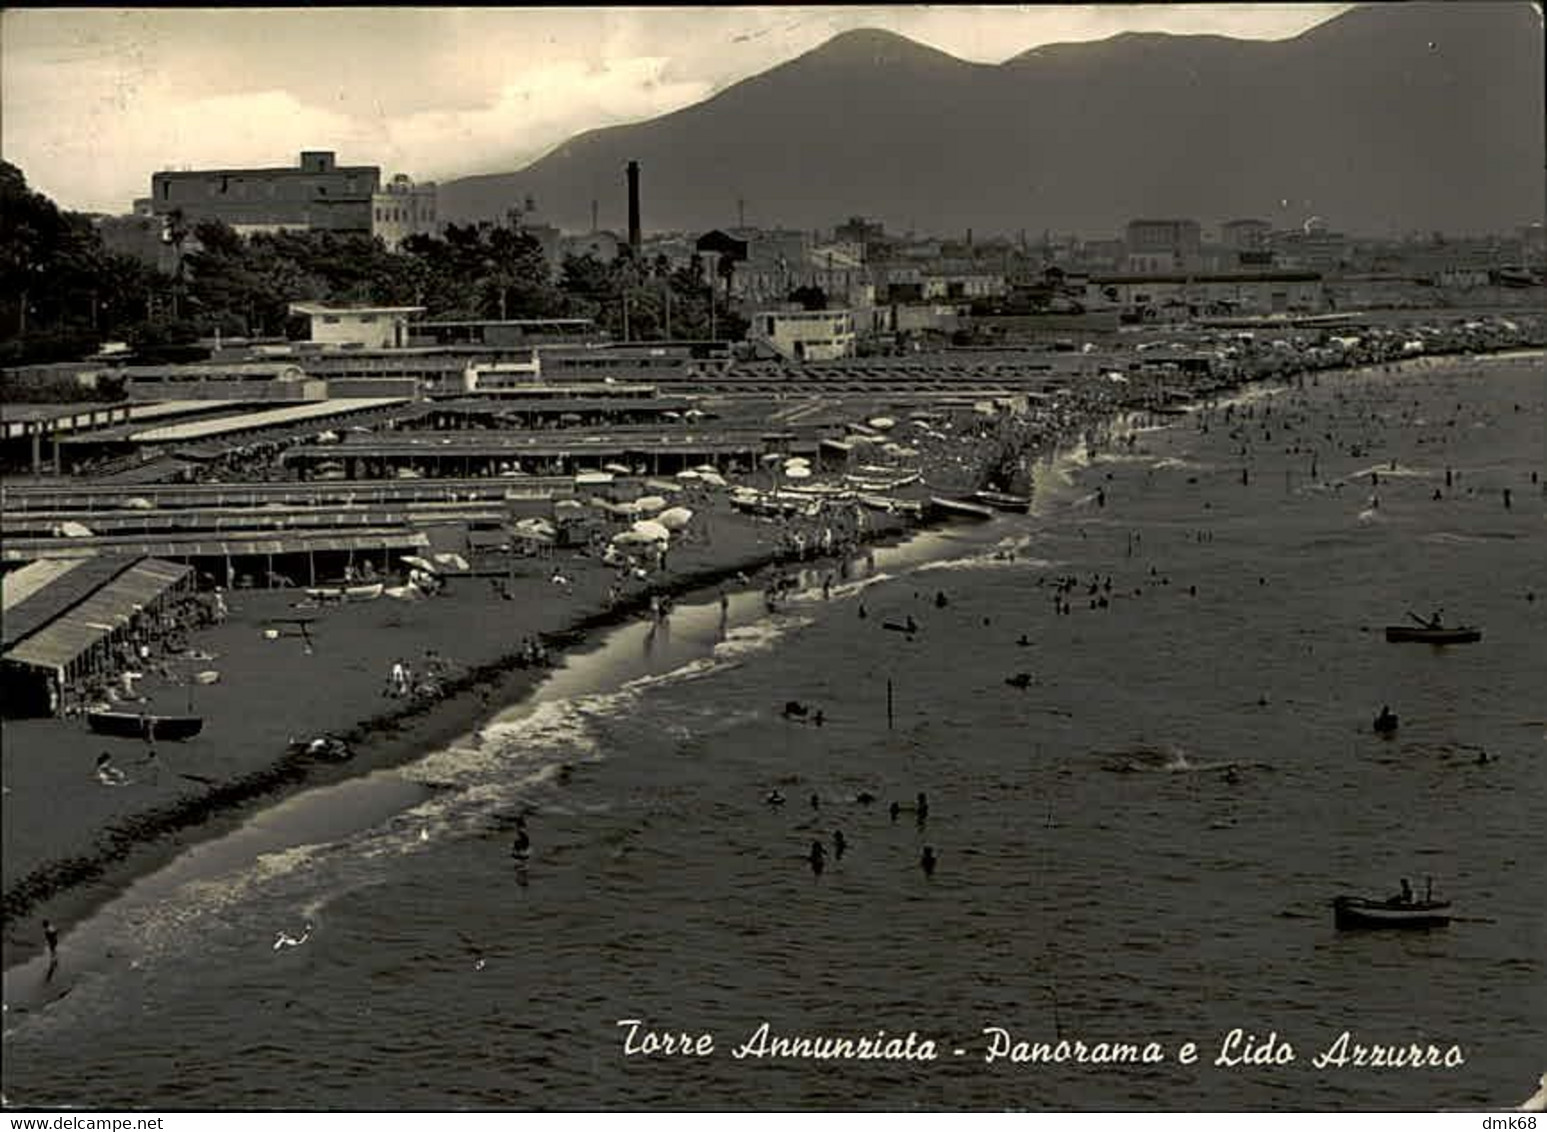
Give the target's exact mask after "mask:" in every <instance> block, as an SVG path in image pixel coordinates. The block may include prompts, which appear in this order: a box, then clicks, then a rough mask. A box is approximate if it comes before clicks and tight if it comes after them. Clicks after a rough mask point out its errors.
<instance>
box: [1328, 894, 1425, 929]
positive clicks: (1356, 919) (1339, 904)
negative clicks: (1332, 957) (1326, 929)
mask: <svg viewBox="0 0 1547 1132" xmlns="http://www.w3.org/2000/svg"><path fill="white" fill-rule="evenodd" d="M1332 918H1333V922H1334V924H1335V925H1336V926H1337V928H1338V929H1339V930H1340V931H1354V930H1357V929H1361V928H1406V929H1409V930H1413V929H1427V928H1443V927H1446V926H1448V925H1449V924H1450V919H1451V917H1450V901H1449V900H1403V899H1402V898H1401V897H1399V896H1393V897H1392V898H1391V899H1389V900H1371V899H1369V898H1368V897H1364V896H1339V897H1338V898H1337V899H1335V900H1334V901H1333V902H1332Z"/></svg>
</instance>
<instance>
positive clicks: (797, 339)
mask: <svg viewBox="0 0 1547 1132" xmlns="http://www.w3.org/2000/svg"><path fill="white" fill-rule="evenodd" d="M747 336H748V337H749V338H751V339H752V340H753V341H754V342H762V343H765V344H767V345H768V346H770V347H772V348H773V350H774V351H775V352H776V353H777V354H778V355H779V356H780V357H781V358H789V359H792V360H794V361H812V362H815V361H829V360H831V359H834V358H852V357H853V356H854V315H853V313H852V312H850V311H846V310H836V311H764V312H762V313H760V314H757V315H755V316H753V318H752V326H751V329H750V330H749V331H748V332H747Z"/></svg>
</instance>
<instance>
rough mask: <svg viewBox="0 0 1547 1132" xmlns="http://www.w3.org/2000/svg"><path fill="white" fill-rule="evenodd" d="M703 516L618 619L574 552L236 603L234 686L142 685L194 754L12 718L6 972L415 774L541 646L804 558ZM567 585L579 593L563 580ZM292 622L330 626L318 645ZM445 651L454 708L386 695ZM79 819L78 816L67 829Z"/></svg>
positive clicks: (517, 681) (738, 522)
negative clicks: (275, 817)
mask: <svg viewBox="0 0 1547 1132" xmlns="http://www.w3.org/2000/svg"><path fill="white" fill-rule="evenodd" d="M694 505H695V506H697V507H700V508H702V509H704V515H705V517H706V518H707V520H708V523H709V524H710V526H709V532H710V533H709V535H708V537H707V539H706V538H704V537H702V536H700V538H698V539H697V540H695V541H693V542H690V543H689V544H687V545H684V546H680V547H678V548H675V549H674V550H673V552H672V553H671V555H670V557H669V561H668V568H667V569H666V570H664V571H654V572H652V573H651V575H650V576H649V578H648V579H645V580H638V581H635V582H633V583H632V584H630V585H629V586H628V588H627V589H626V590H625V591H624V592H623V594H622V595H621V596H620V597H619V599H618V600H617V601H616V602H615V603H614V602H611V601H610V600H609V590H610V589H611V587H612V585H613V584H614V576H615V575H614V571H613V570H612V569H610V568H608V567H606V566H604V565H603V564H602V563H601V562H600V561H598V560H597V559H595V558H591V557H586V556H579V555H576V554H574V553H573V552H565V551H557V552H555V553H554V554H552V555H551V556H541V557H532V558H528V559H524V560H521V562H522V564H521V565H520V566H518V567H517V568H516V572H515V573H514V575H513V577H511V578H509V579H507V578H505V577H501V578H497V579H495V578H484V577H465V578H454V579H452V580H451V581H450V583H449V585H448V586H447V587H446V589H444V590H443V591H441V592H440V593H438V594H436V595H435V596H434V597H430V598H425V599H423V600H419V601H413V602H402V601H396V600H392V599H390V598H381V599H378V600H376V601H373V602H364V603H349V604H341V605H331V606H328V607H326V608H316V607H309V606H305V605H304V601H305V594H304V592H302V591H300V590H245V591H238V592H236V593H234V594H233V595H232V596H231V600H230V616H229V617H228V619H227V620H226V622H225V623H224V624H223V625H219V626H214V627H210V628H207V629H202V630H198V631H196V632H194V633H193V634H191V635H190V637H189V640H188V648H189V650H190V651H192V652H194V653H197V654H202V655H205V656H207V657H209V659H208V660H201V661H198V662H196V663H193V664H191V665H190V667H191V668H197V669H200V670H214V671H218V672H219V673H220V678H219V680H218V682H216V683H213V684H210V685H208V686H196V687H195V688H194V689H193V690H192V692H191V698H190V690H189V689H188V687H187V686H186V683H185V682H184V681H183V679H182V678H181V677H180V676H178V675H177V674H176V673H173V675H172V677H171V678H170V679H165V678H158V677H156V676H154V675H152V676H149V677H147V678H146V679H145V680H143V681H142V682H141V686H140V690H141V692H142V693H143V694H144V696H145V699H146V703H145V704H143V705H140V706H143V707H144V709H145V710H149V711H155V710H160V711H163V712H171V713H177V712H183V711H185V710H186V709H187V708H188V707H189V706H190V705H191V706H192V708H193V710H194V711H195V712H196V713H197V714H199V715H201V716H203V717H204V720H205V725H204V730H203V732H202V733H201V734H200V735H198V736H196V737H195V738H193V739H190V740H187V741H183V742H162V743H158V744H155V745H154V747H153V748H152V746H151V745H147V744H146V743H144V742H142V741H139V740H127V739H116V738H110V737H105V736H101V735H95V734H93V733H91V732H90V731H89V730H88V729H87V727H86V724H85V720H84V719H74V720H63V721H61V720H52V719H33V720H9V721H7V722H6V724H5V730H6V745H5V762H4V767H5V795H4V805H5V822H4V854H3V857H4V886H5V888H4V919H5V924H6V929H5V944H4V946H5V952H4V962H5V964H6V966H10V965H11V964H13V963H14V962H17V961H20V960H22V959H25V958H26V957H27V956H28V955H29V954H31V953H33V952H35V951H36V950H37V948H38V947H39V946H40V940H41V936H40V935H39V934H38V933H37V932H35V931H30V930H28V928H27V927H26V926H25V925H28V924H30V923H31V920H32V919H34V918H36V915H45V914H46V915H47V916H48V917H49V918H50V919H51V920H52V921H53V922H54V923H56V924H59V925H62V926H65V927H68V925H69V924H70V923H72V922H74V921H76V920H78V919H79V918H81V917H82V916H83V915H85V914H87V913H88V912H90V911H91V909H92V908H94V907H96V906H97V905H98V904H100V903H101V902H102V901H103V900H105V899H107V898H109V897H110V896H111V895H112V894H113V893H114V892H115V891H116V890H117V889H118V887H120V886H121V885H122V884H123V883H126V882H127V881H128V880H130V879H132V878H133V877H135V876H137V875H140V874H142V873H144V872H145V871H147V870H149V869H151V868H154V867H156V866H157V865H158V864H160V863H163V862H164V861H166V860H167V859H169V858H170V857H171V856H173V855H175V854H176V853H177V851H178V850H179V849H180V848H181V847H182V846H183V845H185V844H187V843H189V842H190V841H191V840H198V839H203V838H208V837H211V836H215V835H218V834H219V833H220V832H222V831H223V830H225V829H227V828H229V827H230V826H231V825H232V824H233V823H235V822H236V821H239V820H240V819H241V817H242V816H243V815H244V814H245V813H246V812H247V809H248V808H249V807H251V806H252V805H254V804H257V803H260V802H272V801H274V800H276V799H277V798H279V797H281V796H283V794H284V793H285V792H287V791H293V790H296V789H301V788H304V787H308V786H315V785H322V784H325V783H328V782H332V781H337V780H339V779H341V778H345V777H349V776H354V775H360V774H364V773H368V772H369V771H370V770H372V769H375V768H378V767H381V766H385V765H390V764H393V763H395V762H399V761H402V760H404V759H406V758H409V757H412V756H413V755H414V754H416V753H418V752H421V751H423V750H424V749H426V748H427V747H429V746H431V745H433V744H435V743H437V742H440V741H444V740H446V739H448V738H451V737H453V736H455V735H457V734H460V733H463V732H466V731H469V730H471V729H472V728H474V727H475V726H477V724H478V723H479V721H480V720H482V719H485V718H487V717H488V716H489V715H491V714H492V713H494V712H495V711H497V710H498V709H499V708H501V707H503V706H504V705H506V704H509V703H513V702H516V701H517V700H519V699H520V698H521V697H522V696H523V695H524V694H525V692H526V691H527V690H528V689H529V688H530V687H531V686H532V685H533V684H534V683H535V682H536V681H537V680H538V679H540V678H541V676H542V674H543V673H544V672H545V671H546V669H545V668H543V667H537V666H531V667H529V666H527V665H525V664H524V663H523V662H522V658H521V646H522V645H523V643H525V642H527V641H528V640H540V641H541V642H542V643H543V645H544V647H545V648H546V649H547V651H548V663H549V665H552V664H554V663H557V660H558V655H559V654H560V652H561V651H563V650H565V649H570V648H583V647H584V645H585V642H586V640H587V637H588V635H589V634H591V633H593V632H595V631H597V630H599V629H601V628H604V627H606V626H608V625H613V624H618V623H621V622H623V621H626V620H630V619H636V618H640V617H645V616H648V615H649V607H650V601H651V597H652V596H657V597H662V598H667V599H675V598H677V597H679V596H681V595H685V594H688V593H692V592H694V591H704V590H713V589H715V588H718V587H723V586H727V585H728V586H739V587H741V588H744V587H745V586H746V585H747V580H751V579H754V578H755V577H756V576H757V575H759V574H761V573H762V572H764V571H766V570H768V569H770V568H771V567H776V566H777V565H778V564H779V563H780V562H781V561H784V560H786V559H787V557H788V553H787V551H786V549H785V548H784V547H783V546H782V545H781V540H780V537H779V536H780V528H779V527H778V526H777V525H776V524H774V523H772V522H769V521H766V520H764V521H760V520H756V519H753V518H750V517H747V516H744V515H741V514H739V513H737V512H735V511H733V510H731V509H730V507H729V506H728V505H726V504H725V502H724V501H723V498H720V499H714V498H709V497H706V498H704V499H702V500H695V501H694ZM911 526H912V524H911V523H910V521H909V520H907V519H905V518H903V517H901V516H886V515H872V516H870V517H868V518H867V526H866V530H865V532H864V537H865V538H866V539H867V540H869V541H875V540H884V539H890V538H895V537H897V536H899V535H901V534H903V533H905V532H906V531H907V530H908V529H910V527H911ZM555 572H559V573H561V574H562V575H563V577H564V578H565V579H566V581H565V583H563V584H557V583H555V582H554V581H553V580H552V577H553V575H554V573H555ZM506 594H508V595H509V596H508V597H507V596H505V595H506ZM298 603H299V604H302V605H303V607H302V608H299V609H298V608H296V606H297V604H298ZM295 618H314V619H315V620H313V621H311V623H310V624H309V625H307V626H306V638H303V637H302V635H301V629H300V626H299V625H297V624H295V623H293V622H292V621H290V620H289V619H295ZM268 632H277V633H278V634H279V635H278V637H277V638H270V637H269V636H267V635H266V634H267V633H268ZM431 653H433V654H435V655H436V656H437V657H438V658H439V660H440V662H441V663H442V664H443V665H444V676H443V678H442V679H441V681H440V686H441V694H440V695H439V696H437V697H434V698H427V697H418V696H415V697H404V698H394V697H391V696H389V695H388V694H387V691H386V686H387V677H388V675H389V673H390V671H391V668H392V665H393V663H394V661H396V660H398V659H400V658H401V659H403V660H405V661H406V662H407V663H408V664H409V665H410V666H411V667H414V668H417V669H418V670H419V671H420V672H423V671H424V670H425V667H426V663H427V658H428V657H429V656H430V654H431ZM179 667H181V665H179ZM134 706H135V705H130V707H131V708H132V707H134ZM325 735H328V736H334V737H336V738H339V739H341V740H343V741H344V742H345V743H347V744H348V746H349V749H350V751H351V753H352V754H351V757H350V758H349V759H348V760H347V761H334V760H328V759H322V758H316V757H313V756H311V755H309V754H307V753H306V752H304V751H302V750H298V749H297V745H298V742H300V743H304V742H306V741H309V740H311V739H312V738H315V737H320V736H325ZM152 749H154V751H155V755H154V759H153V760H151V759H149V757H148V756H149V752H150V751H151V750H152ZM104 752H105V753H107V754H109V755H110V756H111V758H112V761H113V765H115V766H117V767H118V768H119V769H120V770H122V771H124V772H125V775H126V777H127V781H126V782H125V783H124V784H123V785H120V786H106V785H104V784H102V783H101V782H100V781H99V780H98V777H97V775H96V772H95V769H94V764H95V761H96V759H97V757H98V756H99V754H101V753H104ZM64 813H67V814H69V815H70V819H69V820H61V814H64ZM34 937H36V938H34Z"/></svg>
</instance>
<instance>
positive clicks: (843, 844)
mask: <svg viewBox="0 0 1547 1132" xmlns="http://www.w3.org/2000/svg"><path fill="white" fill-rule="evenodd" d="M848 847H849V842H848V839H847V838H845V837H844V836H843V830H841V829H835V830H833V856H834V857H836V858H837V859H838V860H840V861H841V860H843V851H844V850H845V849H847V848H848Z"/></svg>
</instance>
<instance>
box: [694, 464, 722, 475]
mask: <svg viewBox="0 0 1547 1132" xmlns="http://www.w3.org/2000/svg"><path fill="white" fill-rule="evenodd" d="M693 470H694V471H695V472H697V473H698V474H699V475H701V476H702V475H713V474H714V473H715V472H717V471H719V469H718V468H716V467H715V466H714V465H713V464H700V465H698V467H696V468H694V469H693Z"/></svg>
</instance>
